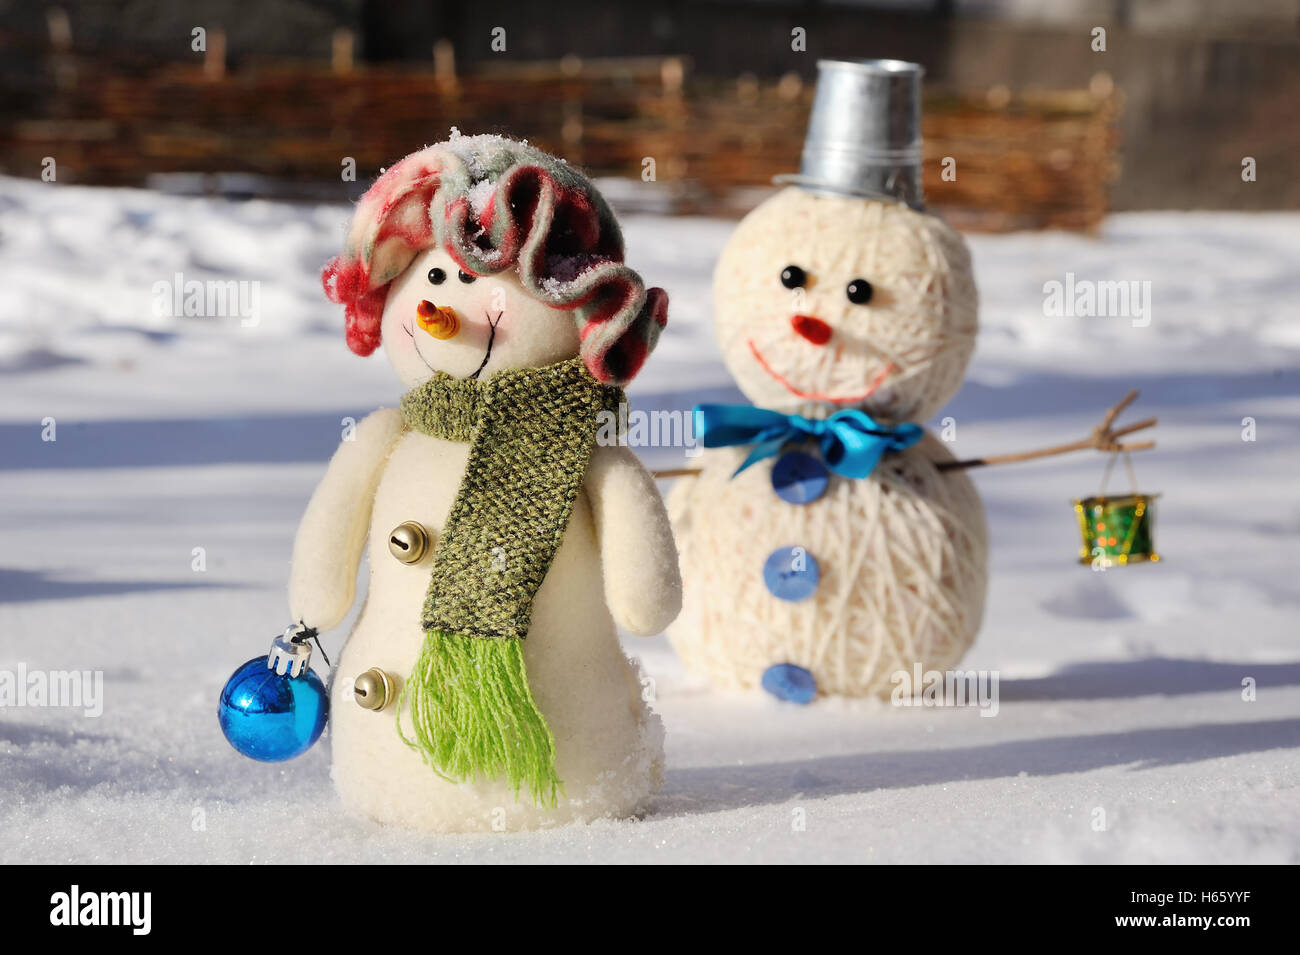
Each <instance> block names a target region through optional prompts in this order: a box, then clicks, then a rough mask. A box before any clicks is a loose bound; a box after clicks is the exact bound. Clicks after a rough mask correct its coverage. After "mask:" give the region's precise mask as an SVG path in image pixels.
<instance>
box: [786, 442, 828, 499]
mask: <svg viewBox="0 0 1300 955" xmlns="http://www.w3.org/2000/svg"><path fill="white" fill-rule="evenodd" d="M830 480H831V478H830V472H828V471H827V470H826V465H824V464H822V463H821V461H819V460H817V459H816V458H815V457H813V456H812V455H811V454H805V453H804V452H803V451H788V452H786V453H785V454H783V455H781V457H780V458H779V459H778V460H777V462H776V464H774V465H772V488H773V489H774V490H775V491H776V496H777V497H779V498H780V499H781V500H783V501H786V502H788V503H790V504H811V503H812V502H813V501H815V500H817V498H819V497H821V496H822V495H823V494H825V493H826V487H827V485H829V484H830Z"/></svg>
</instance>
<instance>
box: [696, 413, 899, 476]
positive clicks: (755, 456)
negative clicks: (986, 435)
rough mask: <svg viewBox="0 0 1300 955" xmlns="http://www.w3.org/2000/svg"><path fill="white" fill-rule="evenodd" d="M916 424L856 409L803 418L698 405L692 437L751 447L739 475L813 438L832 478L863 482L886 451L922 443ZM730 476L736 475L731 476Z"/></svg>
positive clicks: (721, 445)
mask: <svg viewBox="0 0 1300 955" xmlns="http://www.w3.org/2000/svg"><path fill="white" fill-rule="evenodd" d="M923 433H924V432H923V431H922V429H921V427H920V426H919V425H915V424H900V425H896V426H892V427H891V426H889V425H883V424H877V423H876V422H875V421H874V420H873V419H872V418H871V416H870V415H868V414H866V413H865V412H862V411H857V410H856V409H846V410H844V411H837V412H835V414H833V415H831V416H830V417H829V418H821V419H816V418H805V417H803V415H797V414H782V413H781V412H779V411H769V410H768V409H766V408H755V407H753V406H751V405H696V406H695V434H696V437H697V438H698V439H699V440H700V442H701V443H702V444H703V445H704V446H705V447H706V448H724V447H730V446H733V445H740V444H752V445H753V446H754V450H752V451H750V452H749V457H747V458H745V461H744V463H743V464H741V465H740V467H738V468H736V474H739V473H740V472H741V471H743V470H745V468H747V467H749V466H750V465H751V464H754V463H756V462H758V461H762V460H763V459H764V458H770V457H774V456H775V455H776V453H777V452H778V451H780V450H781V448H783V447H784V446H785V445H787V444H789V443H790V442H791V441H799V440H802V439H803V438H813V439H814V440H816V441H817V444H818V446H819V447H820V448H821V452H822V459H823V460H824V461H825V462H826V465H827V466H828V467H829V468H830V469H831V470H832V471H834V472H835V473H836V474H842V475H844V477H849V478H864V477H866V476H867V475H869V474H870V473H871V471H872V469H874V468H875V466H876V462H878V461H879V460H880V457H881V455H883V454H884V453H885V452H886V451H901V450H903V448H908V447H911V446H912V445H914V444H916V442H918V441H920V440H921V435H922V434H923ZM733 477H734V475H733Z"/></svg>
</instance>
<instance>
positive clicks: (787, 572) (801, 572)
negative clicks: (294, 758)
mask: <svg viewBox="0 0 1300 955" xmlns="http://www.w3.org/2000/svg"><path fill="white" fill-rule="evenodd" d="M820 581H821V571H820V570H818V568H817V559H816V558H815V557H813V555H812V554H810V553H808V551H807V549H806V548H803V547H780V548H778V549H776V550H774V551H772V553H771V555H770V556H769V557H768V558H767V563H765V564H764V565H763V582H764V583H765V584H767V589H768V590H770V591H772V596H774V597H779V598H780V599H782V600H789V601H796V600H806V599H807V598H809V597H811V596H812V595H813V593H814V592H816V590H817V584H818V583H819V582H820Z"/></svg>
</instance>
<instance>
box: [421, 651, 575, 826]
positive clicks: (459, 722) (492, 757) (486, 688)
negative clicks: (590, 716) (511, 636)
mask: <svg viewBox="0 0 1300 955" xmlns="http://www.w3.org/2000/svg"><path fill="white" fill-rule="evenodd" d="M408 705H409V712H410V718H411V723H412V729H413V731H414V739H412V738H409V737H408V736H407V735H406V733H405V732H403V731H402V713H403V712H407V710H408ZM397 731H398V733H400V734H401V736H402V740H403V741H404V742H405V743H406V744H407V745H408V746H410V747H412V748H413V749H417V750H419V752H420V754H421V755H422V756H423V757H424V761H425V762H426V763H427V764H428V765H429V766H430V767H431V768H432V769H433V771H434V772H436V773H437V774H438V775H439V776H442V777H443V778H444V779H447V780H449V781H451V782H463V781H466V780H471V779H473V778H474V777H475V776H481V777H483V778H484V779H498V778H502V777H504V778H505V780H506V782H507V783H508V784H509V785H510V789H511V792H512V793H513V794H514V797H515V799H518V798H519V790H520V789H521V788H522V787H523V786H524V785H525V784H527V787H528V792H529V795H531V796H532V798H533V800H534V801H535V802H536V803H537V805H539V806H541V807H543V808H547V809H553V808H555V806H556V799H557V795H558V794H559V793H561V792H562V791H563V789H562V783H561V782H560V777H559V776H558V775H556V772H555V737H554V736H553V735H552V733H551V729H550V727H549V726H548V725H547V723H546V717H544V716H543V715H542V712H541V710H539V709H538V708H537V702H536V701H535V700H534V699H533V691H532V689H530V688H529V686H528V674H527V672H526V670H525V668H524V650H523V641H522V640H484V639H481V638H478V637H461V636H457V635H456V634H453V633H445V632H442V631H439V630H430V631H428V632H427V634H426V635H425V639H424V647H423V649H421V651H420V658H419V659H418V660H417V661H416V663H415V668H414V669H413V670H412V671H411V679H410V680H408V681H407V682H406V683H405V685H403V687H402V693H401V698H400V699H399V701H398V706H397Z"/></svg>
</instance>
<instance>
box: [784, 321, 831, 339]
mask: <svg viewBox="0 0 1300 955" xmlns="http://www.w3.org/2000/svg"><path fill="white" fill-rule="evenodd" d="M790 324H791V325H792V326H794V330H795V331H796V332H798V333H799V334H800V335H802V336H803V337H804V338H806V339H808V341H810V342H812V343H813V344H814V345H825V344H826V343H827V342H828V341H830V340H831V333H832V331H833V329H832V328H831V327H830V326H829V325H827V324H826V323H825V322H823V321H822V320H821V319H820V318H813V316H811V315H796V316H795V317H794V318H792V319H790Z"/></svg>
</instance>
